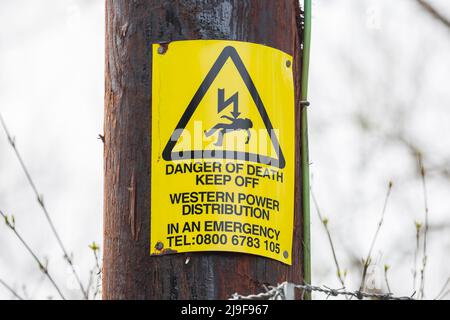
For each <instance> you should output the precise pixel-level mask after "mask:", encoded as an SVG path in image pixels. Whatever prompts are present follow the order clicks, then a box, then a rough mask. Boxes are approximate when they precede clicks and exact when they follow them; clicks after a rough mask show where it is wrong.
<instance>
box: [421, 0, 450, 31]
mask: <svg viewBox="0 0 450 320" xmlns="http://www.w3.org/2000/svg"><path fill="white" fill-rule="evenodd" d="M416 1H417V3H418V4H419V5H420V6H421V7H422V8H423V9H425V11H427V12H428V13H429V14H430V15H431V16H432V17H433V18H435V19H436V20H438V21H439V22H441V23H442V24H443V25H445V26H446V27H447V28H449V29H450V19H449V18H447V17H445V16H444V15H443V14H441V13H440V12H439V11H438V10H437V9H436V8H435V7H433V6H432V5H431V4H430V3H428V1H426V0H416Z"/></svg>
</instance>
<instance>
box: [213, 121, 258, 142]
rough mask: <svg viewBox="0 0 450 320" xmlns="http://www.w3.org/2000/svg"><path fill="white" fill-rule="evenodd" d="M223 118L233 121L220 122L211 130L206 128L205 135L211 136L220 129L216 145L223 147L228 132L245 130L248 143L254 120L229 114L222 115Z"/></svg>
mask: <svg viewBox="0 0 450 320" xmlns="http://www.w3.org/2000/svg"><path fill="white" fill-rule="evenodd" d="M221 118H222V119H227V120H230V121H231V123H218V124H216V125H215V126H214V127H212V128H211V129H210V130H208V131H206V130H205V136H206V137H210V136H212V135H213V134H214V133H215V132H216V131H219V137H218V138H217V141H216V143H214V145H215V146H217V147H221V146H222V143H223V137H224V135H225V134H226V133H230V132H233V131H239V130H245V131H246V132H247V139H246V140H245V144H248V143H249V141H250V138H251V133H250V129H251V128H253V122H252V121H251V120H250V119H247V118H245V119H241V118H233V117H229V116H222V117H221Z"/></svg>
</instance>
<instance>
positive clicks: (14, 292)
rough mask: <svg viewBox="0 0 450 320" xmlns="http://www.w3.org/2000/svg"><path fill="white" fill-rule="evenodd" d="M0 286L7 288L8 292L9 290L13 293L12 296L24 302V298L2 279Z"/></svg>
mask: <svg viewBox="0 0 450 320" xmlns="http://www.w3.org/2000/svg"><path fill="white" fill-rule="evenodd" d="M0 284H1V285H2V286H3V287H5V288H6V290H8V291H9V292H11V294H12V295H13V296H14V297H16V298H17V299H19V300H23V298H22V297H21V296H20V295H19V294H18V293H17V292H16V291H15V290H14V289H13V288H12V287H10V286H9V285H8V284H7V283H6V282H5V281H3V280H2V279H0Z"/></svg>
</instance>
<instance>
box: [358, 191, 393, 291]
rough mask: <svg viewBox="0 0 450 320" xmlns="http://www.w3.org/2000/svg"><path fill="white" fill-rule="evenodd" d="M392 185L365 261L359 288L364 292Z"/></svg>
mask: <svg viewBox="0 0 450 320" xmlns="http://www.w3.org/2000/svg"><path fill="white" fill-rule="evenodd" d="M392 185H393V184H392V182H389V186H388V191H387V194H386V198H385V200H384V205H383V211H382V212H381V219H380V221H379V222H378V226H377V230H376V231H375V235H374V236H373V239H372V243H371V245H370V249H369V253H368V254H367V257H366V259H365V260H364V261H363V264H364V267H363V274H362V278H361V285H360V287H359V291H363V290H364V285H365V282H366V277H367V269H368V268H369V265H370V263H371V257H372V251H373V248H374V247H375V242H376V241H377V238H378V234H379V233H380V230H381V226H382V225H383V222H384V216H385V214H386V208H387V204H388V201H389V197H390V196H391V191H392Z"/></svg>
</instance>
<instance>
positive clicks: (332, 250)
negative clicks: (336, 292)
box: [311, 188, 345, 287]
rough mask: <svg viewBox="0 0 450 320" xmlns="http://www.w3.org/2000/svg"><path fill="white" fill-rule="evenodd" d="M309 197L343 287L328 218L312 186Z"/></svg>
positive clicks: (343, 283) (343, 282)
mask: <svg viewBox="0 0 450 320" xmlns="http://www.w3.org/2000/svg"><path fill="white" fill-rule="evenodd" d="M311 197H312V199H313V203H314V206H315V207H316V211H317V215H318V216H319V219H320V222H321V223H322V225H323V227H324V228H325V232H326V233H327V237H328V242H329V244H330V247H331V252H332V254H333V260H334V264H335V265H336V269H337V273H336V274H337V276H338V278H339V282H340V283H341V284H342V286H343V287H345V281H344V279H343V278H342V271H341V267H340V266H339V261H338V259H337V255H336V250H335V248H334V244H333V239H332V237H331V232H330V229H329V228H328V219H326V218H323V216H322V213H321V211H320V208H319V204H318V202H317V199H316V197H315V195H314V192H313V190H312V188H311Z"/></svg>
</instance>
